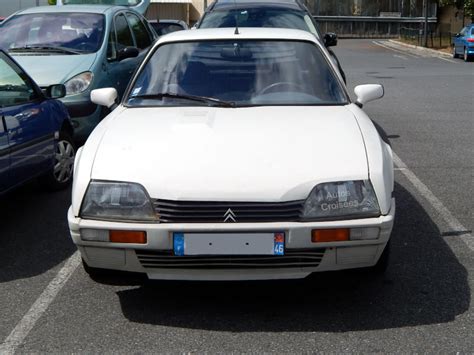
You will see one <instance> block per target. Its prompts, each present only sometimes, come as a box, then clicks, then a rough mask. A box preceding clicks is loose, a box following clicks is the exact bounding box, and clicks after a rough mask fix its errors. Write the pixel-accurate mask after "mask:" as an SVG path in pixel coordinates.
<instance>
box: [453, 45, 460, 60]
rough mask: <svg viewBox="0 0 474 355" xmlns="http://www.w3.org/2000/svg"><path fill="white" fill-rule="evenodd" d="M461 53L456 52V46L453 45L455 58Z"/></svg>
mask: <svg viewBox="0 0 474 355" xmlns="http://www.w3.org/2000/svg"><path fill="white" fill-rule="evenodd" d="M458 57H459V55H458V54H457V53H456V46H455V45H453V58H458Z"/></svg>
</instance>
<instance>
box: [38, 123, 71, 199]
mask: <svg viewBox="0 0 474 355" xmlns="http://www.w3.org/2000/svg"><path fill="white" fill-rule="evenodd" d="M75 156H76V147H75V145H74V141H73V139H72V138H71V136H70V135H69V134H67V133H66V132H64V131H62V132H61V133H60V134H59V139H58V142H57V144H56V151H55V153H54V164H53V168H52V169H51V171H50V172H48V173H47V174H46V175H44V176H43V177H42V178H41V182H42V183H43V184H44V185H45V186H46V187H47V188H48V189H50V190H54V191H56V190H61V189H64V188H66V187H68V186H69V185H70V184H71V181H72V175H73V168H74V158H75Z"/></svg>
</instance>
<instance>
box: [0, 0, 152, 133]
mask: <svg viewBox="0 0 474 355" xmlns="http://www.w3.org/2000/svg"><path fill="white" fill-rule="evenodd" d="M155 37H156V34H155V32H154V30H153V29H151V27H149V25H148V22H147V21H146V20H145V19H144V18H143V17H142V16H141V15H140V14H138V13H137V12H135V11H132V10H129V9H127V8H126V7H118V6H105V5H68V6H47V7H35V8H31V9H28V10H23V11H19V12H17V13H16V14H15V15H14V16H11V17H9V18H8V19H7V20H5V21H4V22H3V23H2V24H1V25H0V48H4V49H5V50H7V51H8V52H9V53H10V54H11V55H12V56H14V57H15V59H16V60H17V61H18V62H19V63H20V64H21V65H22V66H23V67H24V68H25V70H27V71H28V73H29V74H30V75H31V76H32V77H33V78H34V79H35V81H36V82H37V83H38V84H39V85H40V87H42V88H45V87H47V86H48V85H51V84H53V83H62V84H64V85H65V86H66V96H65V97H64V98H63V99H62V101H63V102H64V104H65V105H66V107H67V108H68V111H69V114H70V116H71V118H72V121H73V125H74V131H75V137H76V138H77V139H78V141H80V142H82V141H84V140H85V139H86V138H87V136H88V135H89V133H90V132H91V131H92V129H93V128H94V127H95V126H96V125H97V123H98V122H99V121H100V120H101V119H102V118H103V117H104V116H105V115H106V113H107V111H106V110H104V109H103V108H101V107H98V106H97V105H95V104H94V103H92V102H91V101H90V92H91V90H93V89H96V88H101V87H108V86H114V87H115V88H117V91H118V93H119V95H121V94H122V93H123V92H124V90H125V88H126V86H127V84H128V82H129V80H130V77H131V76H132V73H133V71H134V70H135V68H136V67H137V66H138V63H139V62H140V61H141V60H142V59H143V57H144V55H145V53H146V51H147V50H148V48H149V47H150V46H151V44H152V42H153V41H154V39H155Z"/></svg>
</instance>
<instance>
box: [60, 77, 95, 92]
mask: <svg viewBox="0 0 474 355" xmlns="http://www.w3.org/2000/svg"><path fill="white" fill-rule="evenodd" d="M93 78H94V74H92V73H91V72H90V71H86V72H84V73H81V74H78V75H76V76H73V77H72V78H71V79H69V80H68V81H66V82H65V83H64V86H66V95H75V94H80V93H81V92H84V91H86V90H87V89H88V88H89V86H90V85H91V83H92V79H93Z"/></svg>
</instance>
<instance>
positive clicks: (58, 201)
mask: <svg viewBox="0 0 474 355" xmlns="http://www.w3.org/2000/svg"><path fill="white" fill-rule="evenodd" d="M70 196H71V192H70V190H66V191H60V192H48V191H44V190H43V189H42V187H41V186H40V185H39V184H38V183H36V182H32V183H30V184H27V185H25V186H23V187H21V188H19V189H17V190H15V191H12V192H11V193H9V194H7V195H5V196H3V197H0V216H1V217H0V221H1V224H0V283H1V282H6V281H11V280H17V279H23V278H28V277H32V276H36V275H40V274H42V273H44V272H46V271H47V270H49V269H51V268H53V267H54V266H56V265H58V264H59V263H61V262H62V261H64V260H65V259H67V258H68V257H69V256H70V255H72V254H73V253H74V251H75V250H76V247H75V246H74V244H73V243H72V241H71V238H70V237H69V229H68V225H67V218H66V214H67V209H68V208H69V205H70V201H71V197H70Z"/></svg>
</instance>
